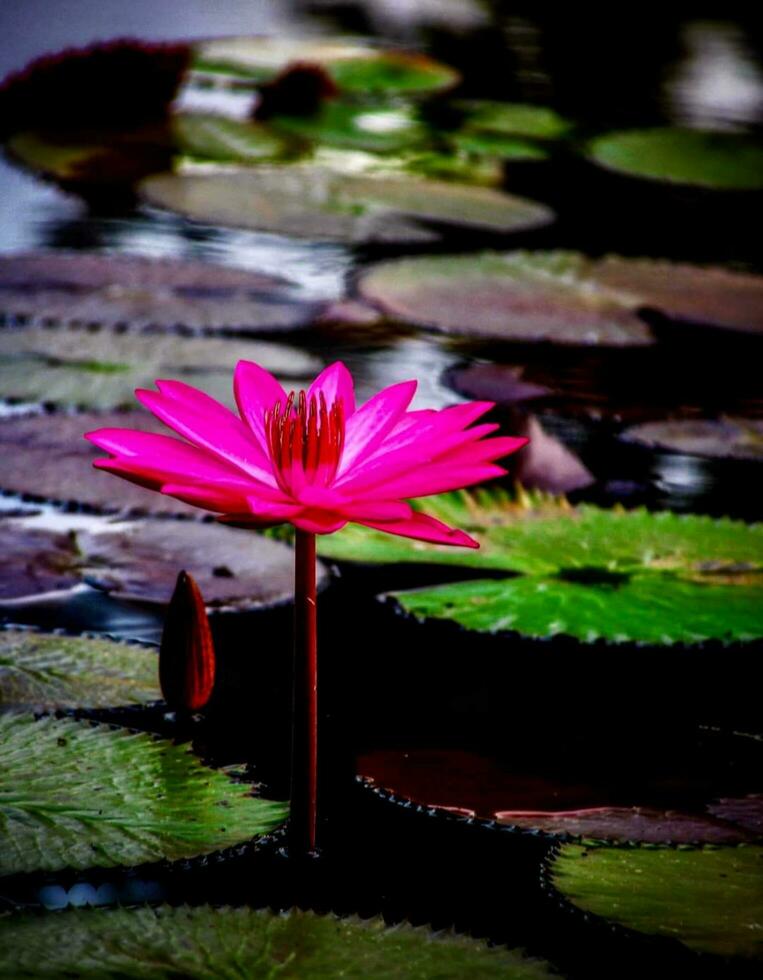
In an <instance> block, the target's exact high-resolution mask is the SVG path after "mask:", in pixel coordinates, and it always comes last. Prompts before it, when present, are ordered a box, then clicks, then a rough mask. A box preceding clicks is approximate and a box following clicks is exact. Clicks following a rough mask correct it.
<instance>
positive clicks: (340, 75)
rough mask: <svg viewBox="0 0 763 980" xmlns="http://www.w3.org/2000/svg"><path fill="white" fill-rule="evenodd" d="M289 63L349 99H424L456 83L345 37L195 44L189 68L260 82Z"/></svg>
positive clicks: (432, 68) (454, 76) (437, 66)
mask: <svg viewBox="0 0 763 980" xmlns="http://www.w3.org/2000/svg"><path fill="white" fill-rule="evenodd" d="M294 62H302V63H307V64H314V65H320V66H321V67H322V68H323V69H324V70H325V71H326V72H328V74H329V76H330V77H331V78H332V80H333V81H334V83H335V84H336V85H337V87H338V88H339V89H341V90H342V91H343V92H347V93H348V94H352V95H361V96H376V95H380V96H381V95H386V96H390V95H415V94H417V93H422V94H426V93H429V92H434V91H437V90H439V89H443V88H447V87H449V86H451V85H453V84H455V82H457V81H458V73H457V72H456V71H454V69H452V68H450V67H449V66H448V65H444V64H442V63H440V62H438V61H434V60H433V59H432V58H428V57H426V56H425V55H421V54H409V53H407V52H403V51H384V50H378V49H376V50H375V49H374V48H372V47H370V46H369V45H366V44H364V43H362V42H355V41H353V40H352V39H345V38H302V39H300V38H284V37H226V38H213V39H212V40H209V41H202V42H200V43H197V44H196V45H195V49H194V57H193V61H192V69H193V71H194V72H196V73H204V74H214V75H217V76H218V77H225V76H226V75H229V76H234V77H235V76H238V77H239V78H245V79H251V80H252V81H255V82H264V81H269V80H271V79H272V78H274V77H275V76H276V75H277V74H279V73H280V72H281V71H283V70H284V69H285V68H287V67H288V66H289V65H290V64H292V63H294Z"/></svg>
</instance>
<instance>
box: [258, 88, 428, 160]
mask: <svg viewBox="0 0 763 980" xmlns="http://www.w3.org/2000/svg"><path fill="white" fill-rule="evenodd" d="M269 122H270V123H271V125H272V126H273V127H274V129H276V131H280V132H283V133H286V134H289V135H292V136H298V137H301V138H302V139H305V140H310V141H311V142H314V143H326V144H328V145H330V146H339V147H344V148H346V149H351V150H368V151H369V152H372V153H399V152H401V151H403V150H407V149H410V148H411V147H414V146H416V145H417V144H420V143H422V142H423V141H425V140H426V138H427V131H426V129H425V128H424V127H423V126H422V125H421V123H419V122H418V121H417V119H416V118H415V116H414V115H413V114H412V113H411V112H409V111H407V110H405V109H403V108H400V107H395V106H393V107H390V108H386V107H384V108H370V107H368V106H356V105H353V104H351V103H344V102H336V101H333V100H332V101H329V102H326V103H325V104H324V105H323V106H322V107H321V108H320V110H319V111H318V112H316V113H312V114H310V115H304V116H296V115H295V116H286V115H276V116H273V118H272V119H271V120H269Z"/></svg>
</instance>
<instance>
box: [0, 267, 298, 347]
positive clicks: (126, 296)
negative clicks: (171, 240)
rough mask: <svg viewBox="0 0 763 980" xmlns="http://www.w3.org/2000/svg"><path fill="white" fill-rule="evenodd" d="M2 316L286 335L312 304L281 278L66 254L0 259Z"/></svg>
mask: <svg viewBox="0 0 763 980" xmlns="http://www.w3.org/2000/svg"><path fill="white" fill-rule="evenodd" d="M0 297H1V298H0V308H1V309H2V312H4V313H5V314H6V316H11V317H35V318H38V319H42V320H54V321H56V322H62V323H84V324H92V323H97V324H124V323H130V324H135V325H148V326H176V325H182V326H185V327H190V328H193V329H198V330H218V329H225V330H227V331H241V330H256V331H268V332H270V331H278V330H290V329H293V328H295V327H298V326H301V325H302V324H304V323H305V322H306V321H307V320H309V319H310V317H311V316H312V314H313V312H314V310H313V307H312V305H311V304H306V303H299V302H297V301H295V300H294V299H293V298H292V296H291V295H290V284H289V283H288V282H286V281H285V280H283V279H278V278H276V277H274V276H268V275H264V274H262V273H258V272H249V271H247V270H244V269H232V268H229V267H227V266H221V265H212V264H210V263H205V262H192V261H176V260H170V259H148V258H142V257H135V256H120V257H115V256H108V255H95V254H86V255H83V254H78V253H66V252H52V253H46V252H31V253H27V254H22V255H9V256H3V257H1V258H0Z"/></svg>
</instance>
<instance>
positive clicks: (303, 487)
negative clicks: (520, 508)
mask: <svg viewBox="0 0 763 980" xmlns="http://www.w3.org/2000/svg"><path fill="white" fill-rule="evenodd" d="M156 386H157V388H158V389H159V390H158V391H146V390H138V391H137V392H136V395H137V397H138V399H139V400H140V401H141V402H142V403H143V405H145V406H146V408H148V409H149V410H150V411H151V412H153V414H154V415H155V416H156V417H157V418H158V419H160V420H161V421H162V422H163V423H164V424H165V425H167V426H169V428H170V429H173V430H174V432H175V433H177V435H179V436H181V437H182V439H176V438H173V437H171V436H165V435H157V434H154V433H149V432H141V431H137V430H135V429H118V428H108V429H98V430H96V431H95V432H89V433H87V435H86V438H87V439H89V440H90V441H91V442H93V443H95V445H96V446H98V447H99V448H101V449H103V450H105V451H106V452H108V453H110V456H108V457H106V458H99V459H96V460H95V463H94V465H95V466H96V467H98V468H99V469H103V470H107V471H109V472H110V473H115V474H117V475H118V476H121V477H124V478H125V479H126V480H130V481H132V482H133V483H138V484H140V485H142V486H145V487H148V488H150V489H152V490H159V491H160V492H161V493H165V494H168V495H169V496H171V497H175V498H177V499H178V500H182V501H185V502H186V503H189V504H193V505H195V506H197V507H202V508H204V509H205V510H209V511H214V512H216V513H218V514H219V515H220V516H219V518H218V519H219V520H221V521H224V522H225V523H228V524H235V525H238V526H248V527H267V526H271V525H274V524H280V523H283V522H288V523H290V524H293V525H294V526H295V527H297V528H298V529H300V530H302V531H305V532H308V533H316V534H330V533H331V532H333V531H338V530H339V529H340V528H342V527H344V525H345V524H347V522H348V521H353V522H355V523H357V524H364V525H366V526H367V527H371V528H377V529H378V530H381V531H387V532H389V533H390V534H399V535H403V536H404V537H410V538H418V539H420V540H422V541H431V542H436V543H438V544H450V545H463V546H466V547H473V548H476V547H478V544H477V542H476V541H474V540H473V539H472V538H470V537H469V535H467V534H465V533H464V532H463V531H459V530H456V529H454V528H450V527H448V526H447V525H446V524H443V523H442V522H441V521H438V520H435V518H433V517H428V516H427V515H425V514H422V513H419V512H418V511H414V510H413V509H412V507H411V505H410V503H408V500H409V499H411V498H413V497H423V496H428V495H430V494H437V493H442V492H444V491H446V490H455V489H458V488H461V487H466V486H469V485H471V484H475V483H481V482H482V481H483V480H487V479H490V478H492V477H497V476H503V475H504V474H505V473H506V470H504V469H503V468H501V467H500V466H497V465H496V463H495V460H497V459H500V458H501V457H503V456H507V455H508V454H509V453H513V452H514V451H515V450H517V449H519V448H520V447H521V446H523V445H524V444H525V443H526V442H527V440H526V439H522V438H512V437H509V436H500V437H496V438H492V439H491V438H486V437H487V436H490V435H492V434H493V433H494V432H495V430H496V429H497V428H498V426H496V425H486V424H481V425H476V426H473V427H472V428H468V426H471V425H472V423H473V422H475V421H476V420H477V419H478V418H479V417H480V416H481V415H483V414H484V413H485V412H487V411H488V410H489V409H490V408H492V403H491V402H484V401H481V402H469V403H467V404H463V405H455V406H453V407H451V408H446V409H443V410H441V411H435V410H423V411H409V410H408V406H409V405H410V403H411V400H412V398H413V395H414V393H415V391H416V382H415V381H403V382H401V383H400V384H394V385H390V386H389V387H388V388H384V389H383V390H382V391H380V392H379V393H378V394H377V395H374V396H373V397H372V398H371V399H369V400H368V401H367V402H366V403H365V404H364V405H361V406H360V407H359V408H356V407H355V395H354V389H353V382H352V377H351V376H350V373H349V371H348V370H347V368H346V367H345V366H344V364H342V363H341V362H337V363H335V364H332V365H331V366H330V367H327V368H326V369H325V370H324V371H323V372H322V373H321V374H320V375H319V376H318V377H317V378H316V380H315V381H314V382H313V384H312V385H311V386H310V388H309V390H308V391H307V392H304V391H300V392H299V393H298V394H295V393H294V392H291V393H289V394H287V393H286V392H285V391H284V389H283V388H282V387H281V385H280V384H279V383H278V381H276V379H275V378H274V377H273V376H272V375H271V374H269V373H268V372H267V371H265V370H264V369H263V368H261V367H260V366H259V365H257V364H254V363H252V362H250V361H239V363H238V365H237V366H236V371H235V375H234V392H235V396H236V403H237V405H238V409H239V413H240V414H239V415H236V414H235V413H234V412H232V411H230V410H229V409H228V408H226V407H225V406H224V405H222V404H220V402H218V401H215V400H214V399H213V398H210V397H209V396H208V395H206V394H204V392H202V391H199V390H198V389H196V388H193V387H191V386H190V385H187V384H184V383H183V382H180V381H157V382H156Z"/></svg>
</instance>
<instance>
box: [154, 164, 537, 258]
mask: <svg viewBox="0 0 763 980" xmlns="http://www.w3.org/2000/svg"><path fill="white" fill-rule="evenodd" d="M140 190H141V193H142V195H143V197H144V198H145V200H146V201H147V202H148V203H149V204H153V205H156V206H157V207H160V208H166V209H168V210H170V211H177V212H179V213H180V214H183V215H185V216H186V217H189V218H193V219H194V220H196V221H203V222H207V223H210V222H211V223H213V224H221V225H225V226H232V227H237V228H250V229H256V230H260V231H269V232H275V233H278V234H283V235H292V236H296V237H299V238H312V239H315V240H319V241H335V242H348V243H353V242H354V243H357V244H362V243H384V242H389V243H391V242H400V243H413V242H431V241H436V240H438V239H439V237H440V235H439V233H438V232H437V231H435V230H434V229H433V228H432V227H430V226H431V225H433V224H436V225H442V226H452V227H457V228H466V229H473V230H476V231H482V232H492V233H496V234H498V233H501V234H504V233H509V232H518V231H528V230H530V229H534V228H539V227H543V226H544V225H546V224H548V223H549V222H550V221H551V220H552V218H553V214H552V212H551V211H550V210H549V209H548V208H547V207H545V206H544V205H542V204H536V203H535V202H533V201H529V200H525V199H524V198H520V197H514V196H512V195H509V194H504V193H503V192H501V191H498V190H493V189H492V188H487V187H475V186H470V185H459V184H454V183H446V182H444V181H443V182H441V181H433V180H422V179H417V178H414V177H380V176H379V177H370V176H363V175H352V174H345V173H338V172H334V171H331V170H328V169H326V168H322V167H316V166H312V165H308V164H299V165H293V166H284V167H271V166H262V167H258V168H255V169H250V170H239V171H233V170H232V171H228V172H225V173H210V174H193V173H185V174H184V173H178V174H159V175H157V176H154V177H150V178H149V179H148V180H146V181H144V182H142V183H141V185H140Z"/></svg>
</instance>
